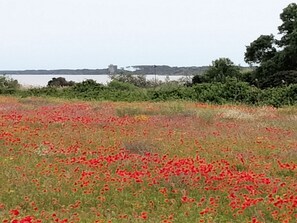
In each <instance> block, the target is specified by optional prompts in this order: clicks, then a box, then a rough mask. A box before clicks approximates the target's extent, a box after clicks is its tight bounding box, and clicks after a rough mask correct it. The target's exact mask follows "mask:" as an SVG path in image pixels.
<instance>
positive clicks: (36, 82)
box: [7, 74, 191, 87]
mask: <svg viewBox="0 0 297 223" xmlns="http://www.w3.org/2000/svg"><path fill="white" fill-rule="evenodd" d="M7 76H8V77H11V78H13V79H15V80H17V81H18V82H19V83H20V84H21V85H23V86H25V87H30V86H33V87H44V86H46V85H47V83H48V82H49V81H50V80H51V79H52V78H54V77H55V78H58V77H64V78H65V79H66V80H67V81H74V82H82V81H84V80H86V79H92V80H95V81H96V82H97V83H102V84H107V83H108V82H110V81H111V79H110V78H109V75H62V74H59V75H38V74H37V75H36V74H34V75H7ZM145 76H146V78H147V80H155V75H145ZM165 78H166V76H165V75H157V80H161V81H164V80H165ZM180 78H191V77H189V76H180V75H178V76H177V75H169V79H170V80H171V81H172V80H178V79H180Z"/></svg>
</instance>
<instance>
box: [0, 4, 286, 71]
mask: <svg viewBox="0 0 297 223" xmlns="http://www.w3.org/2000/svg"><path fill="white" fill-rule="evenodd" d="M289 3H292V0H291V1H286V0H0V70H24V69H98V68H106V67H107V66H108V65H109V64H116V65H118V66H119V67H126V66H131V65H153V64H156V65H169V66H205V65H206V66H207V65H210V64H211V62H212V61H213V60H215V59H218V58H220V57H228V58H230V59H231V60H232V61H233V62H234V63H235V64H240V65H245V63H244V52H245V49H246V46H247V45H249V44H250V43H251V42H252V41H254V40H255V39H256V38H258V37H259V36H260V35H262V34H271V33H272V34H277V27H278V26H279V25H280V24H281V20H280V19H279V15H280V13H281V12H282V10H283V9H284V8H285V7H286V6H287V5H288V4H289Z"/></svg>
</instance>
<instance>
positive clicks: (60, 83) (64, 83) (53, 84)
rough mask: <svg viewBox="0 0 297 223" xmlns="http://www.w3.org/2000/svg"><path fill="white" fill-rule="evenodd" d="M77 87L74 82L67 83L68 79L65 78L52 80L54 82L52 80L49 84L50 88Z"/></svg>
mask: <svg viewBox="0 0 297 223" xmlns="http://www.w3.org/2000/svg"><path fill="white" fill-rule="evenodd" d="M73 85H75V82H74V81H66V79H65V78H64V77H58V78H55V77H54V78H52V80H50V81H49V82H48V83H47V86H48V87H67V86H73Z"/></svg>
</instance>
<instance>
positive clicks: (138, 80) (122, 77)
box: [110, 72, 160, 87]
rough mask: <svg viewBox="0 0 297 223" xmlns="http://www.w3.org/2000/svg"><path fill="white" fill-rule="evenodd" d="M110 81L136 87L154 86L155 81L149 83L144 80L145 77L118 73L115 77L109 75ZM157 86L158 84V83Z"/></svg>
mask: <svg viewBox="0 0 297 223" xmlns="http://www.w3.org/2000/svg"><path fill="white" fill-rule="evenodd" d="M110 79H111V80H115V81H119V82H122V83H129V84H133V85H135V86H137V87H151V86H154V85H155V81H150V80H147V79H146V76H145V75H141V74H139V75H133V74H132V73H129V72H127V73H125V72H123V73H120V74H116V75H110ZM157 84H160V83H159V82H158V83H157Z"/></svg>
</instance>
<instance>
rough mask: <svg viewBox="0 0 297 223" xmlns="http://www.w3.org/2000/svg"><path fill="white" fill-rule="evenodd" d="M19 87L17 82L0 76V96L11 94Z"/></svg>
mask: <svg viewBox="0 0 297 223" xmlns="http://www.w3.org/2000/svg"><path fill="white" fill-rule="evenodd" d="M19 87H20V84H19V83H18V81H17V80H14V79H12V78H9V77H7V76H5V75H1V76H0V94H2V93H13V92H15V91H16V90H17V89H18V88H19Z"/></svg>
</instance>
